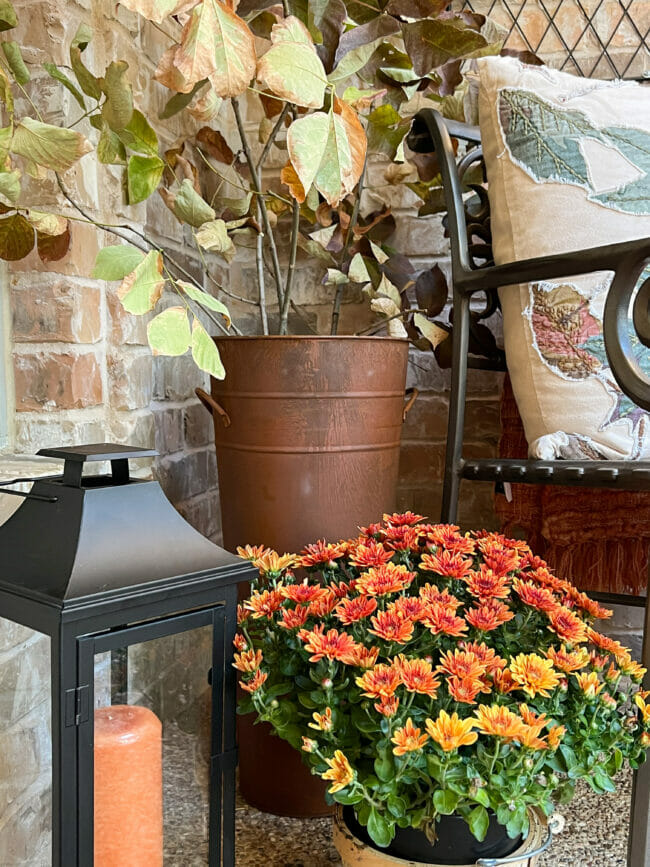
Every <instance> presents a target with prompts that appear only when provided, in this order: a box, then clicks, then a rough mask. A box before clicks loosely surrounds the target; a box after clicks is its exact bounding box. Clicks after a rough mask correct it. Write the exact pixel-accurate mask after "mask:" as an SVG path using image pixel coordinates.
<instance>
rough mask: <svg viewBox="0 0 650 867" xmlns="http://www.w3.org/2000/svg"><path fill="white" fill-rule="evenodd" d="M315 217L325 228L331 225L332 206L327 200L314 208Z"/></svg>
mask: <svg viewBox="0 0 650 867" xmlns="http://www.w3.org/2000/svg"><path fill="white" fill-rule="evenodd" d="M316 219H317V220H318V222H319V223H320V224H321V226H324V227H325V228H327V227H328V226H331V225H332V222H333V217H332V206H331V205H330V204H329V203H328V202H321V203H320V205H319V206H318V207H317V208H316Z"/></svg>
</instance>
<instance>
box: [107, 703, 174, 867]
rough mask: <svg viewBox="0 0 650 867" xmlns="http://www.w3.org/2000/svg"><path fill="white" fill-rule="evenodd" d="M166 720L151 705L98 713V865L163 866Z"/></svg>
mask: <svg viewBox="0 0 650 867" xmlns="http://www.w3.org/2000/svg"><path fill="white" fill-rule="evenodd" d="M162 863H163V812H162V724H161V722H160V720H159V719H158V717H157V716H156V715H155V714H154V713H152V712H151V711H150V710H149V709H148V708H146V707H138V706H135V705H134V706H129V705H113V706H111V707H100V708H98V709H97V710H96V711H95V867H126V865H127V864H128V865H129V867H162Z"/></svg>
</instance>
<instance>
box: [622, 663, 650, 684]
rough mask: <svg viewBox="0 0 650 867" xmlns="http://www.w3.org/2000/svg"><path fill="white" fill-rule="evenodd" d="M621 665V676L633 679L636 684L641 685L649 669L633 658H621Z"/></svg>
mask: <svg viewBox="0 0 650 867" xmlns="http://www.w3.org/2000/svg"><path fill="white" fill-rule="evenodd" d="M619 664H620V666H621V674H624V675H626V676H627V677H630V678H632V680H633V681H634V682H635V683H641V681H642V680H643V678H644V677H645V675H646V671H647V669H645V668H644V667H643V666H642V665H640V664H639V663H638V662H636V661H635V660H633V659H631V658H621V660H620V662H619Z"/></svg>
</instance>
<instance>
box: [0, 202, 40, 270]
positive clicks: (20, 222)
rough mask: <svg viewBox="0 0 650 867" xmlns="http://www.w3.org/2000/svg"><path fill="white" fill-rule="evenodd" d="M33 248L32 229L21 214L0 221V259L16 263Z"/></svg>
mask: <svg viewBox="0 0 650 867" xmlns="http://www.w3.org/2000/svg"><path fill="white" fill-rule="evenodd" d="M33 247H34V229H33V227H32V226H30V224H29V223H28V222H27V220H26V219H25V218H24V217H23V216H22V215H21V214H12V215H11V216H10V217H3V218H2V219H0V259H5V260H6V261H8V262H16V261H18V260H19V259H24V258H25V256H26V255H27V254H28V253H29V252H30V251H31V250H32V248H33Z"/></svg>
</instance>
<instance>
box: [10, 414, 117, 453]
mask: <svg viewBox="0 0 650 867" xmlns="http://www.w3.org/2000/svg"><path fill="white" fill-rule="evenodd" d="M108 439H110V436H109V435H108V430H107V426H106V424H105V423H104V421H103V420H102V419H97V418H88V419H86V418H78V417H77V418H74V417H73V418H68V417H67V416H66V414H65V413H59V412H57V413H51V414H49V415H45V416H44V415H43V413H41V414H39V415H38V416H36V417H34V416H30V415H28V414H27V413H20V414H19V415H18V416H17V418H16V443H15V447H16V450H17V451H19V452H23V453H25V454H30V455H33V454H35V453H36V452H37V451H38V449H39V448H41V447H42V446H69V445H74V444H75V443H77V444H78V443H101V442H105V441H106V440H108Z"/></svg>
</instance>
